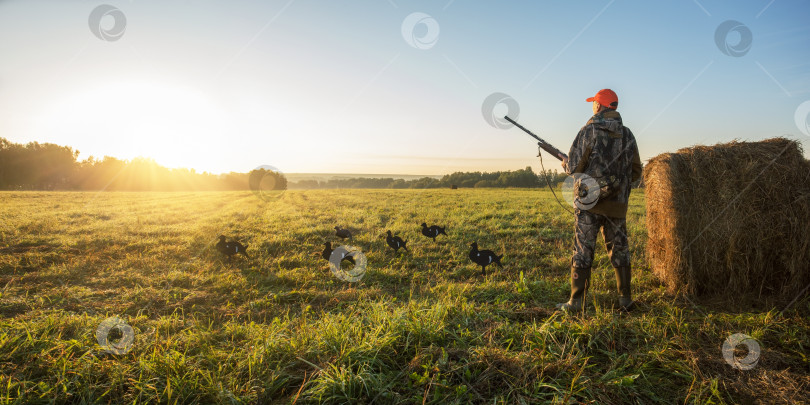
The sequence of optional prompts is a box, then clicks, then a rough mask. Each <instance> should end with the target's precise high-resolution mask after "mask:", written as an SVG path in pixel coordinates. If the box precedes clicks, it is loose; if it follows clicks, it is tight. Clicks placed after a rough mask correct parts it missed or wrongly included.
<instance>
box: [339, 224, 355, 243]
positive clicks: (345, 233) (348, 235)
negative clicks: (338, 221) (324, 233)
mask: <svg viewBox="0 0 810 405" xmlns="http://www.w3.org/2000/svg"><path fill="white" fill-rule="evenodd" d="M335 235H337V237H338V238H340V239H346V238H349V240H352V233H351V232H349V230H348V229H340V227H339V226H336V227H335Z"/></svg>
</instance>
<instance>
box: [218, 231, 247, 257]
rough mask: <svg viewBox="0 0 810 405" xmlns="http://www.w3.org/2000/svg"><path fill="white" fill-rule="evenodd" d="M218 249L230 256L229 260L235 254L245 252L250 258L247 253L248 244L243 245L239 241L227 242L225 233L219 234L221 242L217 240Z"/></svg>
mask: <svg viewBox="0 0 810 405" xmlns="http://www.w3.org/2000/svg"><path fill="white" fill-rule="evenodd" d="M217 250H218V251H219V253H222V254H223V255H225V256H228V261H229V262H230V261H231V257H233V255H235V254H239V253H241V254H243V255H244V256H245V257H246V258H248V259H250V256H248V254H247V246H244V245H242V244H241V243H239V242H237V241H231V242H225V235H219V242H217Z"/></svg>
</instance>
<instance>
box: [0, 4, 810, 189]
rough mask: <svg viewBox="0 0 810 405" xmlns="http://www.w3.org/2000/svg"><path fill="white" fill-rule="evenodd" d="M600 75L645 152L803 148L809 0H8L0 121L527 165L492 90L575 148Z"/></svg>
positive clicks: (531, 162)
mask: <svg viewBox="0 0 810 405" xmlns="http://www.w3.org/2000/svg"><path fill="white" fill-rule="evenodd" d="M103 5H109V6H110V7H107V8H106V9H105V8H99V7H100V6H103ZM94 10H95V11H96V13H94ZM414 13H421V14H414ZM124 20H125V21H124ZM728 20H734V21H737V22H739V23H738V24H735V23H731V24H730V25H729V24H726V25H723V23H724V22H725V21H728ZM122 29H123V31H122ZM718 32H719V34H718ZM726 32H727V35H724V33H726ZM749 34H750V35H749ZM718 35H719V39H720V41H719V44H718ZM601 88H612V89H613V90H615V91H616V92H617V93H618V95H619V100H620V103H619V111H620V112H621V113H622V114H623V117H624V120H625V125H627V126H628V127H630V128H631V129H632V130H633V132H634V133H635V135H636V138H637V140H638V143H639V145H640V150H641V155H642V159H643V160H646V159H649V158H651V157H653V156H655V155H657V154H659V153H663V152H668V151H675V150H677V149H678V148H681V147H685V146H690V145H694V144H697V143H700V144H713V143H717V142H725V141H729V140H732V139H741V140H760V139H765V138H769V137H774V136H786V137H789V138H792V139H797V140H800V141H801V142H802V143H803V145H804V147H805V149H810V135H808V134H810V130H808V118H807V116H808V115H810V102H809V101H810V2H808V1H806V0H801V1H800V0H773V1H772V0H762V1H745V2H741V1H710V0H698V1H690V0H683V1H641V0H639V1H624V0H615V1H576V2H572V1H540V0H525V1H468V0H447V1H444V0H442V1H439V0H433V1H405V0H363V1H361V0H355V1H351V0H346V1H327V0H280V1H268V0H265V1H224V0H222V1H205V0H195V1H146V0H143V1H142V0H134V1H114V0H111V1H107V2H106V3H105V2H100V1H86V0H85V1H72V0H59V1H44V0H25V1H23V0H0V137H5V138H8V139H10V140H12V141H14V142H21V143H25V142H29V141H39V142H53V143H58V144H63V145H70V146H73V147H74V148H76V149H78V150H79V151H80V152H81V156H80V158H86V157H88V156H90V155H93V156H95V157H101V156H104V155H110V156H115V157H118V158H123V159H129V158H133V157H136V156H146V157H152V158H154V159H155V160H156V161H157V162H158V163H160V164H162V165H165V166H168V167H190V168H195V169H196V170H198V171H210V172H214V173H219V172H227V171H242V172H245V171H249V170H251V169H253V168H255V167H257V166H259V165H272V166H274V167H277V168H278V169H280V170H281V171H283V172H288V173H293V172H318V173H401V174H446V173H450V172H454V171H460V170H461V171H471V170H481V171H491V170H508V169H519V168H523V167H525V166H532V167H533V168H534V169H536V170H539V166H538V161H537V158H536V157H535V155H536V144H535V143H534V142H533V141H532V140H531V139H530V138H528V137H527V136H526V135H524V134H523V133H522V132H520V131H519V130H518V129H516V128H511V129H499V128H496V127H495V126H493V125H491V124H490V123H489V122H488V121H487V119H485V114H484V113H483V111H482V109H486V108H484V107H483V105H484V102H485V100H486V99H487V97H488V96H490V95H491V94H493V93H503V94H505V95H507V96H508V97H510V98H511V100H513V101H511V100H510V101H508V103H513V104H516V105H518V106H519V109H520V113H519V117H518V119H519V121H520V122H521V123H522V124H523V125H524V126H526V127H528V128H530V129H532V130H534V131H535V132H536V133H538V134H540V135H541V136H543V137H545V138H546V140H547V141H549V142H551V143H553V144H555V145H557V146H558V147H559V148H560V149H562V150H564V151H567V150H568V149H569V147H570V144H571V142H572V140H573V138H574V136H575V135H576V133H577V131H578V130H579V128H580V127H581V126H582V125H583V124H584V123H585V122H586V121H587V119H588V118H589V116H590V114H591V106H590V104H589V103H586V102H585V101H584V100H585V98H587V97H589V96H592V95H593V94H594V93H595V92H596V91H598V90H599V89H601ZM501 98H503V97H501ZM805 102H807V103H806V104H803V103H805ZM508 103H503V102H502V103H497V104H494V106H493V107H492V108H489V109H488V111H491V110H494V115H495V116H502V115H503V114H504V113H505V112H506V111H507V110H508ZM488 116H489V117H492V116H493V115H492V114H488ZM496 124H497V122H496ZM545 163H546V167H547V168H550V167H551V168H559V163H557V162H556V161H553V160H552V158H551V157H548V155H546V160H545Z"/></svg>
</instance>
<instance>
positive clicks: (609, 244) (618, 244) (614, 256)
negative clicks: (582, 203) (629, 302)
mask: <svg viewBox="0 0 810 405" xmlns="http://www.w3.org/2000/svg"><path fill="white" fill-rule="evenodd" d="M576 217H577V222H576V224H575V225H574V234H575V236H574V238H575V239H574V257H572V258H571V265H572V266H574V267H578V268H581V269H582V268H591V265H592V264H593V252H594V248H596V234H597V233H599V229H600V228H601V229H602V237H603V238H604V239H605V247H606V248H607V252H608V255H609V256H610V263H611V264H612V265H613V267H624V266H630V247H629V245H628V243H627V224H626V221H625V219H624V218H613V217H606V216H604V215H599V214H594V213H592V212H589V211H582V210H579V209H577V210H576Z"/></svg>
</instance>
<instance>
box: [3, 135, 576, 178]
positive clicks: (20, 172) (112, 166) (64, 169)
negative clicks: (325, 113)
mask: <svg viewBox="0 0 810 405" xmlns="http://www.w3.org/2000/svg"><path fill="white" fill-rule="evenodd" d="M78 156H79V151H76V150H73V148H71V147H69V146H60V145H56V144H52V143H38V142H31V143H28V144H25V145H23V144H18V143H13V142H9V141H8V140H7V139H5V138H0V189H2V190H85V191H99V190H108V191H226V190H250V189H254V190H255V189H256V188H258V187H265V188H275V189H286V188H290V189H336V188H398V189H402V188H451V187H459V188H470V187H523V188H531V187H544V186H545V185H546V180H545V179H544V178H543V177H542V176H547V177H548V180H549V181H550V182H551V183H552V185H556V184H558V183H560V182H562V181H564V180H565V178H566V175H565V173H558V172H557V171H556V170H555V171H546V172H543V173H540V174H539V175H538V174H536V173H534V172H533V171H532V169H531V168H530V167H526V168H525V169H522V170H515V171H501V172H456V173H453V174H448V175H445V176H443V177H442V178H440V179H436V178H432V177H423V178H420V179H414V180H403V179H394V178H354V179H332V180H328V181H317V180H301V181H298V182H289V183H288V182H287V179H286V178H285V177H284V175H283V174H281V173H275V172H272V171H265V170H264V169H259V170H253V171H251V172H249V173H236V172H230V173H226V174H212V173H208V172H202V173H197V172H196V171H195V170H194V169H169V168H166V167H163V166H160V165H158V164H157V163H156V162H155V161H154V160H152V159H146V158H136V159H132V160H121V159H116V158H114V157H109V156H105V157H104V158H103V159H100V160H99V159H95V158H93V157H90V158H88V159H86V160H83V161H79V160H78ZM268 179H269V180H271V181H268Z"/></svg>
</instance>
